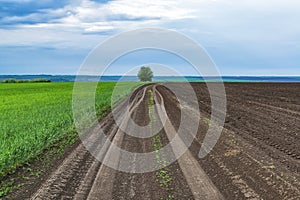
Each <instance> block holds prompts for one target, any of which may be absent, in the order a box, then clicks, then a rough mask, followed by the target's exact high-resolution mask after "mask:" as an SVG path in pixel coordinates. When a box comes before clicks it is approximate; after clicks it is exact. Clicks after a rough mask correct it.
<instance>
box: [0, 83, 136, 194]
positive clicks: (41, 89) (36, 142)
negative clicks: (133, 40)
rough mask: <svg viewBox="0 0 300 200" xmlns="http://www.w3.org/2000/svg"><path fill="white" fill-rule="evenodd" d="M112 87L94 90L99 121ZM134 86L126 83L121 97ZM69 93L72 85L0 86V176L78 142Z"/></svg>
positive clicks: (107, 109)
mask: <svg viewBox="0 0 300 200" xmlns="http://www.w3.org/2000/svg"><path fill="white" fill-rule="evenodd" d="M115 85H116V83H101V84H100V85H99V87H98V88H97V92H96V97H95V98H96V105H95V107H96V110H97V111H98V112H97V116H98V117H99V118H101V117H103V116H104V115H106V114H107V112H109V108H110V104H111V95H112V92H113V89H114V86H115ZM137 85H138V83H130V84H129V83H127V84H126V87H125V86H124V93H123V94H121V96H120V97H123V96H124V95H126V94H128V93H129V92H130V91H131V90H132V89H133V88H135V87H136V86H137ZM129 86H130V87H129ZM72 92H73V83H26V84H22V83H20V84H0V177H2V176H4V175H6V174H8V173H12V172H14V170H15V169H16V168H17V167H19V166H21V165H23V164H24V163H26V162H28V161H30V160H31V159H32V158H35V157H36V156H38V155H40V154H41V153H42V152H43V151H44V150H45V149H49V148H51V149H53V151H54V153H61V152H63V150H64V148H65V147H66V146H68V145H69V144H73V143H74V142H75V141H76V140H77V139H78V135H77V133H76V130H75V127H74V123H73V112H72ZM122 95H123V96H122ZM3 193H4V192H2V194H3Z"/></svg>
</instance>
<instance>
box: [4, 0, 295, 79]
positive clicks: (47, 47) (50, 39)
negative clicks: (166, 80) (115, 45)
mask: <svg viewBox="0 0 300 200" xmlns="http://www.w3.org/2000/svg"><path fill="white" fill-rule="evenodd" d="M299 8H300V1H298V0H285V1H282V0H280V1H278V0H177V1H176V0H151V1H147V0H114V1H105V0H103V1H101V0H82V1H80V0H65V1H64V0H40V1H36V0H0V74H76V72H77V71H78V69H79V67H80V65H81V64H82V62H83V61H84V59H85V57H86V56H87V55H88V53H89V52H90V51H91V50H92V49H93V48H94V47H95V46H96V45H97V44H99V43H101V42H103V41H104V40H105V39H107V38H109V37H111V36H114V35H115V34H118V33H121V32H123V31H128V30H133V29H136V28H150V27H156V28H168V29H173V30H176V31H178V32H180V33H183V34H185V35H187V36H189V37H191V38H192V39H194V40H195V41H197V42H198V43H199V44H200V45H202V46H203V47H204V48H205V49H206V50H207V52H208V53H209V55H210V56H211V57H212V59H213V60H214V62H215V63H216V64H217V66H218V68H219V70H220V72H221V74H222V75H300V25H299V24H300V23H299V22H300V12H299ZM143 62H145V63H148V62H149V63H152V62H156V63H162V64H164V65H170V66H172V67H174V69H176V70H178V71H180V69H182V66H183V65H184V64H185V63H184V62H182V61H180V59H179V60H178V59H176V58H174V57H173V55H167V54H164V53H162V54H160V53H158V52H155V53H154V52H149V51H148V52H147V51H145V52H139V53H136V55H135V54H132V55H129V57H127V58H124V59H123V60H122V59H121V60H120V61H119V62H116V63H115V64H114V65H113V66H112V67H111V70H110V74H120V73H122V71H126V70H128V69H129V68H130V67H136V66H137V65H139V64H141V63H143ZM179 68H180V69H179ZM183 73H185V74H186V75H193V73H194V72H193V70H192V69H189V68H187V69H185V70H183Z"/></svg>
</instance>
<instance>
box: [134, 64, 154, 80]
mask: <svg viewBox="0 0 300 200" xmlns="http://www.w3.org/2000/svg"><path fill="white" fill-rule="evenodd" d="M138 77H139V79H140V80H141V81H143V82H147V81H152V78H153V72H152V70H151V68H150V67H145V66H143V67H141V69H140V71H139V73H138Z"/></svg>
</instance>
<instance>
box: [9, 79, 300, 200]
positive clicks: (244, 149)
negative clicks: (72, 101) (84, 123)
mask: <svg viewBox="0 0 300 200" xmlns="http://www.w3.org/2000/svg"><path fill="white" fill-rule="evenodd" d="M168 85H169V86H173V87H176V88H177V89H178V90H179V91H181V92H182V93H183V94H185V95H183V96H182V99H181V100H182V101H184V102H187V105H189V106H190V107H191V108H193V107H195V106H197V104H195V102H189V92H190V91H187V90H186V87H185V86H186V85H185V84H183V83H180V84H179V83H169V84H168ZM191 85H192V87H193V89H194V90H195V92H196V94H197V98H198V103H199V108H200V110H201V118H200V119H195V118H194V117H193V115H192V114H190V113H186V112H183V110H182V108H181V107H180V106H179V102H178V99H176V97H175V96H174V94H173V93H172V92H171V91H170V90H169V89H167V88H165V87H164V86H158V87H157V89H158V91H159V92H160V94H161V95H162V97H163V100H164V102H165V105H164V106H165V108H166V111H167V114H168V117H169V119H170V121H171V122H172V124H173V126H174V128H175V129H176V130H177V129H178V126H179V123H180V118H181V116H183V117H184V118H186V119H188V121H189V123H191V124H193V123H199V122H200V125H199V128H198V133H197V137H196V138H195V140H194V142H193V143H192V145H191V146H190V148H189V151H190V152H191V155H192V157H193V158H192V159H196V160H197V162H198V163H199V165H200V166H201V168H203V170H204V171H205V173H206V174H207V175H208V177H209V178H210V180H211V181H212V183H213V184H214V185H215V186H216V188H217V190H218V191H219V192H220V193H221V194H222V196H223V197H224V198H225V199H229V200H232V199H272V200H273V199H278V200H281V199H299V198H300V191H299V188H300V173H299V171H300V146H299V145H300V135H299V132H300V123H299V122H300V93H299V89H300V84H292V83H291V84H285V83H282V84H281V83H272V84H271V83H259V84H258V83H257V84H254V83H253V84H250V83H243V84H242V83H228V84H225V87H226V93H227V109H228V111H227V117H226V123H225V126H224V129H223V132H222V135H221V138H220V139H219V141H218V143H217V145H216V146H215V148H214V149H213V151H212V152H211V153H210V154H209V155H208V156H206V157H205V158H204V159H199V158H198V153H199V150H200V147H201V144H202V141H203V138H204V137H205V134H206V131H207V129H208V126H209V113H210V97H209V93H208V91H207V88H206V85H205V84H202V83H192V84H191ZM145 87H148V89H150V88H152V86H151V85H147V86H143V87H140V88H139V89H137V90H136V91H135V92H133V94H132V95H131V96H130V97H129V98H128V99H126V100H125V101H124V102H123V103H122V104H120V106H119V107H117V108H116V109H117V113H118V114H119V116H121V114H122V112H123V109H124V107H125V106H124V105H126V104H127V103H131V104H132V105H134V104H137V103H138V102H139V100H140V99H142V101H141V103H140V104H139V105H138V106H137V108H136V109H135V110H134V111H132V113H131V117H132V119H133V120H134V121H135V122H136V123H137V124H139V125H147V124H149V123H150V118H151V117H149V114H148V113H149V110H148V101H149V95H148V92H146V93H145V96H143V90H144V88H145ZM214 95H216V94H214ZM156 117H157V116H156ZM101 124H102V126H103V129H104V130H105V133H106V134H107V135H110V136H111V138H112V140H114V137H115V135H116V132H117V130H118V127H116V124H115V121H114V119H113V117H112V115H111V114H110V115H108V116H107V117H106V118H104V119H103V120H101ZM159 135H160V137H161V142H162V145H166V144H167V143H168V142H169V140H168V137H167V136H166V132H165V130H162V131H160V132H159ZM181 137H182V136H181ZM184 137H190V133H189V132H188V131H187V133H186V136H184ZM121 147H122V148H123V149H126V150H129V151H131V152H150V151H153V150H154V149H153V140H152V138H148V139H138V138H136V137H132V136H129V135H126V134H125V135H124V137H123V140H122V143H121ZM121 159H122V158H121ZM54 160H55V161H53V162H52V164H50V167H49V168H48V170H49V173H48V174H47V173H43V175H42V176H41V177H40V178H35V179H33V180H32V181H33V182H34V184H33V185H32V186H33V187H30V186H23V187H21V189H20V190H19V191H17V192H14V193H13V194H11V195H10V196H8V197H7V199H29V198H35V199H73V198H74V197H75V196H76V197H78V199H86V198H87V197H88V196H89V193H91V192H93V191H92V190H93V189H92V187H93V185H95V184H96V183H95V182H94V180H95V179H96V178H97V174H98V172H99V170H101V163H99V162H98V161H96V160H95V159H94V158H93V157H92V156H91V154H90V153H89V152H88V151H87V150H86V149H85V148H84V147H83V145H82V144H81V143H80V142H78V143H77V144H76V145H74V147H72V148H70V149H69V150H68V151H66V153H65V154H64V159H63V158H61V159H54ZM35 166H38V162H37V163H36V164H35ZM132 167H134V166H132ZM167 169H168V171H169V175H170V177H171V178H172V181H171V182H170V183H169V185H168V187H163V186H161V185H160V184H159V180H158V179H159V178H158V176H157V174H158V173H159V170H158V171H156V172H150V173H144V174H136V173H124V172H119V171H115V170H110V171H108V172H107V175H108V178H105V177H103V179H106V180H105V181H107V182H109V183H112V187H111V188H109V189H108V190H107V191H105V192H106V193H107V194H111V195H110V196H111V197H110V199H195V198H194V195H193V193H192V191H191V188H189V184H188V181H189V180H188V179H187V178H186V177H185V175H184V173H183V171H182V169H181V167H180V166H179V164H178V162H175V163H173V164H172V165H170V166H168V167H167ZM191 173H193V171H191ZM110 175H112V176H110ZM110 177H114V178H111V179H110ZM101 178H102V177H100V179H101ZM108 196H109V195H108ZM98 199H103V198H101V196H99V198H98Z"/></svg>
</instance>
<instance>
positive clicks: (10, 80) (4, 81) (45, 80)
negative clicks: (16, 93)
mask: <svg viewBox="0 0 300 200" xmlns="http://www.w3.org/2000/svg"><path fill="white" fill-rule="evenodd" d="M50 82H51V80H48V79H44V78H36V79H33V80H19V79H14V78H10V79H7V80H3V81H2V83H50Z"/></svg>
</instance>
